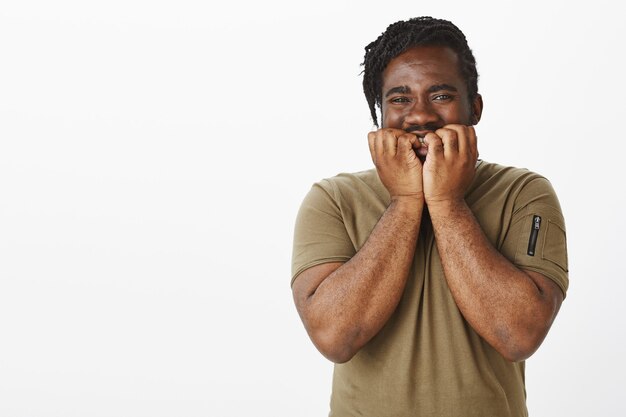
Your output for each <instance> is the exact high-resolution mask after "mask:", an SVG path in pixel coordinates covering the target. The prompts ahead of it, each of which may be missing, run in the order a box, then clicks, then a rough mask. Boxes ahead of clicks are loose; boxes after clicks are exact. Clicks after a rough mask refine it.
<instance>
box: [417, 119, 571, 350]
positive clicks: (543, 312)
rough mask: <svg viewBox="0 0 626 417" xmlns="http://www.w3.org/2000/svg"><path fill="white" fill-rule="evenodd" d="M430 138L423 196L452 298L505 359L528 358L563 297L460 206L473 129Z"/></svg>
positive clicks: (472, 155) (472, 153)
mask: <svg viewBox="0 0 626 417" xmlns="http://www.w3.org/2000/svg"><path fill="white" fill-rule="evenodd" d="M435 133H436V134H429V135H427V137H426V142H427V143H428V146H429V148H428V156H427V159H426V163H425V165H424V194H425V199H426V204H427V205H428V210H429V213H430V216H431V219H432V223H433V229H434V231H435V239H436V242H437V248H438V250H439V253H440V254H441V260H442V265H443V268H444V272H445V276H446V280H447V282H448V286H449V287H450V291H451V293H452V296H453V297H454V300H455V302H456V304H457V305H458V307H459V309H460V310H461V312H462V313H463V316H464V317H465V319H466V320H467V321H468V322H469V323H470V325H471V326H472V327H473V328H474V330H476V332H477V333H478V334H480V335H481V336H482V337H483V338H484V339H485V340H486V341H487V342H488V343H489V344H490V345H491V346H493V347H494V348H495V349H496V350H497V351H498V352H500V353H501V354H502V355H503V356H504V357H505V358H506V359H508V360H511V361H519V360H523V359H526V358H528V357H529V356H530V355H531V354H532V353H534V352H535V350H536V349H537V348H538V347H539V345H540V344H541V342H542V341H543V339H544V338H545V336H546V334H547V333H548V330H549V329H550V326H551V324H552V322H553V321H554V318H555V317H556V314H557V312H558V310H559V307H560V305H561V302H562V301H563V293H562V292H561V290H560V289H559V287H558V286H557V285H556V284H555V283H554V282H552V281H551V280H550V279H548V278H546V277H544V276H543V275H541V274H539V273H536V272H532V271H523V270H520V269H518V268H517V267H516V266H515V265H513V264H512V263H511V262H510V261H509V260H508V259H506V258H505V257H504V256H502V255H501V254H500V253H499V252H498V251H497V250H496V249H495V248H494V247H493V245H492V244H491V243H490V242H489V241H488V240H487V238H486V236H485V235H484V233H483V231H482V230H481V228H480V225H479V224H478V222H477V221H476V219H475V218H474V215H473V214H472V212H471V210H470V209H469V207H468V206H467V204H466V203H465V200H464V199H463V196H464V191H465V190H466V189H467V187H468V186H469V184H470V183H471V179H472V177H473V172H474V166H475V161H476V158H477V156H478V153H477V147H476V136H475V133H474V130H473V128H471V127H466V126H458V125H450V126H446V128H444V129H439V130H438V131H437V132H435Z"/></svg>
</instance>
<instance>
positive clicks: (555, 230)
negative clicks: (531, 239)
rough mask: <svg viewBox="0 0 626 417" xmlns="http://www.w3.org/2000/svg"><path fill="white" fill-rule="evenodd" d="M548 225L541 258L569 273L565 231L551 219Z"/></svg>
mask: <svg viewBox="0 0 626 417" xmlns="http://www.w3.org/2000/svg"><path fill="white" fill-rule="evenodd" d="M547 223H548V224H547V227H546V233H545V235H544V239H543V247H542V250H541V257H542V258H543V259H545V260H547V261H550V262H552V263H554V264H556V265H557V266H559V267H560V268H561V269H562V270H563V271H565V272H568V269H567V268H568V263H567V251H565V250H563V248H564V247H566V236H565V229H564V228H563V227H561V226H560V225H559V224H558V223H556V222H554V221H552V220H551V219H548V222H547Z"/></svg>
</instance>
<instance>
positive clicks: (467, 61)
mask: <svg viewBox="0 0 626 417" xmlns="http://www.w3.org/2000/svg"><path fill="white" fill-rule="evenodd" d="M417 45H440V46H447V47H449V48H451V49H452V50H453V51H455V52H456V54H457V55H458V57H459V61H460V64H459V65H460V68H459V70H460V72H461V76H462V77H463V78H464V79H465V82H466V83H467V91H468V95H469V99H470V100H473V99H474V98H475V97H476V95H477V94H478V72H477V71H476V59H474V55H473V54H472V50H471V49H470V48H469V45H468V44H467V39H465V35H464V34H463V32H461V30H460V29H459V28H458V27H456V26H455V25H454V24H453V23H452V22H449V21H447V20H443V19H434V18H432V17H429V16H424V17H414V18H412V19H409V20H408V21H404V20H400V21H398V22H396V23H392V24H391V25H389V26H388V27H387V30H385V31H384V32H383V33H382V34H381V35H380V36H379V37H378V39H376V40H375V41H374V42H372V43H370V44H369V45H367V46H366V47H365V58H364V60H363V63H362V64H361V65H362V66H363V67H364V68H363V92H364V93H365V98H366V99H367V104H368V105H369V108H370V113H371V115H372V119H373V120H374V125H376V126H378V118H377V117H376V106H379V108H381V110H382V107H381V106H382V87H383V75H382V74H383V71H384V70H385V68H386V67H387V65H388V64H389V61H391V60H392V59H393V58H395V57H396V56H398V55H400V54H401V53H402V52H404V51H406V50H407V49H409V48H411V47H413V46H417Z"/></svg>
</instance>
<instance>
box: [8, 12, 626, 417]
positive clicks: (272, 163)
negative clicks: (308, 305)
mask: <svg viewBox="0 0 626 417" xmlns="http://www.w3.org/2000/svg"><path fill="white" fill-rule="evenodd" d="M212 4H214V2H207V1H184V0H183V1H176V2H174V1H140V0H116V1H107V2H85V1H78V0H76V1H68V0H64V1H56V2H48V1H3V2H2V5H1V7H0V415H2V416H14V417H20V416H31V417H36V416H151V417H155V416H174V415H177V416H178V415H184V416H244V415H254V416H267V417H275V416H311V417H313V416H323V415H326V413H327V410H328V400H329V394H330V378H331V372H332V365H331V364H330V363H329V362H328V361H326V360H325V359H323V357H322V356H321V355H320V354H319V353H318V352H317V351H316V350H315V349H314V347H313V346H312V344H311V343H310V341H309V340H308V337H307V335H306V333H305V331H304V329H303V327H302V325H301V323H300V321H299V318H298V316H297V314H296V310H295V308H294V306H293V302H292V299H291V291H290V287H289V281H290V257H291V239H292V231H293V221H294V219H295V215H296V212H297V209H298V207H299V204H300V202H301V200H302V198H303V196H304V195H305V194H306V192H307V191H308V189H309V187H310V185H311V184H312V183H313V182H314V181H317V180H319V179H321V178H324V177H329V176H333V175H335V174H337V173H339V172H342V171H357V170H362V169H368V168H370V167H371V161H370V157H369V152H368V150H367V143H366V134H367V132H368V131H369V130H370V129H371V127H372V124H371V120H370V118H369V113H368V109H367V106H366V103H365V99H364V97H363V95H362V92H361V78H360V76H359V73H360V71H361V67H360V66H359V64H360V62H361V61H362V58H363V48H364V46H365V45H366V44H367V43H369V42H370V41H372V40H374V39H375V38H376V37H377V36H378V35H379V34H380V33H381V32H382V31H383V30H384V29H385V28H386V27H387V25H388V24H390V23H392V22H394V21H396V20H399V19H406V18H409V17H412V16H419V15H433V16H436V17H442V18H447V19H450V20H452V21H453V22H455V23H456V24H457V25H458V26H459V27H460V28H461V29H462V30H463V31H464V32H465V34H466V35H467V37H468V39H469V42H470V46H472V48H473V50H474V53H475V56H476V58H477V62H478V70H479V73H480V77H481V78H480V81H479V90H480V92H481V93H482V95H483V98H484V101H485V110H484V113H483V118H482V121H481V123H480V124H479V125H478V126H477V132H478V135H479V148H480V151H481V157H482V158H483V159H485V160H488V161H492V162H499V163H502V164H507V165H515V166H520V167H526V168H529V169H531V170H534V171H537V172H540V173H542V174H544V175H546V176H547V177H548V178H549V179H550V180H551V181H552V183H553V186H554V187H555V189H556V190H557V193H558V195H559V197H560V200H561V204H562V206H563V210H564V214H565V218H566V224H567V228H568V244H569V261H570V291H569V293H568V296H567V299H566V300H565V302H564V304H563V307H562V310H561V313H560V315H559V317H558V318H557V320H556V322H555V324H554V327H553V329H552V331H551V332H550V334H549V335H548V337H547V339H546V340H545V342H544V344H543V346H542V347H541V348H540V350H539V351H538V352H537V353H536V354H535V355H534V356H533V357H532V358H531V359H530V360H529V361H528V362H527V391H528V407H529V410H530V412H531V415H532V416H590V415H601V416H620V415H626V405H625V404H626V403H625V402H624V401H623V395H624V393H625V392H626V367H625V365H624V361H623V358H624V353H626V352H625V343H626V326H625V325H624V317H626V307H625V304H624V303H623V301H622V300H623V298H624V294H625V292H626V284H625V278H626V274H625V273H624V269H623V267H622V262H623V257H624V254H623V252H624V248H625V245H624V243H623V242H624V235H625V234H626V227H625V220H624V216H623V214H622V213H623V207H624V206H625V203H626V201H625V197H624V188H625V187H624V180H625V179H626V178H625V175H624V168H625V163H624V150H625V146H624V138H625V137H624V133H623V132H624V123H623V122H624V117H623V116H624V110H625V107H626V106H625V105H624V102H625V101H624V100H625V97H626V86H625V83H624V74H625V73H626V65H625V64H624V52H623V51H624V45H623V44H624V41H625V40H626V29H625V28H624V24H623V19H622V17H623V16H622V13H621V12H619V10H620V8H621V6H619V2H614V3H612V2H609V1H601V0H600V1H593V2H581V3H577V2H572V1H531V2H528V1H527V2H512V1H502V2H492V3H487V2H466V1H458V2H451V1H437V2H415V1H396V2H387V3H385V2H373V1H371V2H368V1H346V2H342V1H338V0H334V1H317V2H306V3H299V2H287V1H265V2H254V1H251V0H250V1H243V2H237V1H232V2H227V3H224V4H220V5H219V6H218V5H212Z"/></svg>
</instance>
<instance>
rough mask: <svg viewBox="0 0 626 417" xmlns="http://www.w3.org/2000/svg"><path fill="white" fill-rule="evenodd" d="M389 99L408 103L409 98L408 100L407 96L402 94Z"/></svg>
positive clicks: (393, 101) (392, 101) (394, 101)
mask: <svg viewBox="0 0 626 417" xmlns="http://www.w3.org/2000/svg"><path fill="white" fill-rule="evenodd" d="M389 101H390V102H391V103H408V102H410V101H411V100H409V98H408V97H403V96H400V97H393V98H392V99H391V100H389Z"/></svg>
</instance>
